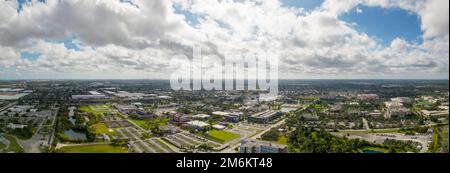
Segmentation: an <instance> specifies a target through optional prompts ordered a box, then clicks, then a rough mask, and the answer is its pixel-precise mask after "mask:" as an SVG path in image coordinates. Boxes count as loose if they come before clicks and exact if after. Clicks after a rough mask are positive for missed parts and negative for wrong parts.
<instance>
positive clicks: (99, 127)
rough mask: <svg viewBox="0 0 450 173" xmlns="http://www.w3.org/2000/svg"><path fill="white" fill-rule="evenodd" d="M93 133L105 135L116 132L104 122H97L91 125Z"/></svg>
mask: <svg viewBox="0 0 450 173" xmlns="http://www.w3.org/2000/svg"><path fill="white" fill-rule="evenodd" d="M91 128H92V129H93V131H94V133H95V134H107V135H114V134H116V132H115V131H114V130H112V129H111V131H110V130H109V128H108V127H107V126H106V124H105V123H98V124H94V125H92V126H91Z"/></svg>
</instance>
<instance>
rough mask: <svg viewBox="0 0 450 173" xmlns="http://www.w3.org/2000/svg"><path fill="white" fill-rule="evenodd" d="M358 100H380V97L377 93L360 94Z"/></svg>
mask: <svg viewBox="0 0 450 173" xmlns="http://www.w3.org/2000/svg"><path fill="white" fill-rule="evenodd" d="M357 98H358V100H362V101H369V100H378V99H379V97H378V95H376V94H358V96H357Z"/></svg>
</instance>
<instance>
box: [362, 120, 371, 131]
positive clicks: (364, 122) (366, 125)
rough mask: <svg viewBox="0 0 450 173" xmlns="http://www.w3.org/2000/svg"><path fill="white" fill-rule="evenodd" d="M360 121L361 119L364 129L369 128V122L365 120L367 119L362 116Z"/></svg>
mask: <svg viewBox="0 0 450 173" xmlns="http://www.w3.org/2000/svg"><path fill="white" fill-rule="evenodd" d="M362 121H363V125H364V129H366V130H370V126H369V122H368V121H367V119H366V118H362Z"/></svg>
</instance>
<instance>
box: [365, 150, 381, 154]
mask: <svg viewBox="0 0 450 173" xmlns="http://www.w3.org/2000/svg"><path fill="white" fill-rule="evenodd" d="M363 153H384V152H383V151H379V150H363Z"/></svg>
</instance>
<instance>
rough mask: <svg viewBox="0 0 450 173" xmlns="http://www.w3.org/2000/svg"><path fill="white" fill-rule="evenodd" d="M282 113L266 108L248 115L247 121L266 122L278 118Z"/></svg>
mask: <svg viewBox="0 0 450 173" xmlns="http://www.w3.org/2000/svg"><path fill="white" fill-rule="evenodd" d="M281 115H282V113H281V112H279V111H274V110H267V111H263V112H259V113H256V114H253V115H251V116H250V117H248V121H249V122H252V123H260V124H267V123H270V122H271V121H273V120H275V119H277V118H279V117H280V116H281Z"/></svg>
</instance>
